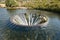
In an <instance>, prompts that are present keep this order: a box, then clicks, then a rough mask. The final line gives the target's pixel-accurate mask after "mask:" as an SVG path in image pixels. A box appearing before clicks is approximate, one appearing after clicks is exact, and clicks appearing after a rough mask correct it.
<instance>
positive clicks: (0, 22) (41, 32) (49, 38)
mask: <svg viewBox="0 0 60 40" xmlns="http://www.w3.org/2000/svg"><path fill="white" fill-rule="evenodd" d="M20 13H41V14H44V15H46V16H47V17H48V18H49V23H48V25H47V26H46V28H43V29H41V28H37V29H36V30H30V31H28V32H26V31H25V32H23V31H15V30H11V29H10V28H9V26H11V25H9V24H7V23H8V20H9V18H10V17H11V16H13V15H16V14H20ZM8 25H9V26H8ZM13 27H14V26H13ZM0 40H60V15H59V14H57V13H52V12H47V11H41V10H25V9H24V10H23V9H18V10H6V9H4V8H0Z"/></svg>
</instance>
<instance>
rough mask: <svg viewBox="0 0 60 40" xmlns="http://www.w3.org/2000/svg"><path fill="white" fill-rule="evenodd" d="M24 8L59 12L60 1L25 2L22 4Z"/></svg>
mask: <svg viewBox="0 0 60 40" xmlns="http://www.w3.org/2000/svg"><path fill="white" fill-rule="evenodd" d="M24 6H25V7H31V8H33V9H43V10H51V11H57V12H59V11H60V0H51V1H49V0H44V1H42V2H41V1H36V2H26V3H25V4H24Z"/></svg>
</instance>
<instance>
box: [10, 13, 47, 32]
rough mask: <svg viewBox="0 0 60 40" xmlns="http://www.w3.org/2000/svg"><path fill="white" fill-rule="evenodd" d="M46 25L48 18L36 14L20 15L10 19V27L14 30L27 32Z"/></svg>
mask: <svg viewBox="0 0 60 40" xmlns="http://www.w3.org/2000/svg"><path fill="white" fill-rule="evenodd" d="M47 24H48V18H47V17H46V16H44V15H41V14H37V13H29V14H28V13H22V14H19V15H14V16H12V17H10V25H11V26H10V27H11V28H12V29H14V30H21V31H28V30H34V29H36V28H38V27H44V26H46V25H47Z"/></svg>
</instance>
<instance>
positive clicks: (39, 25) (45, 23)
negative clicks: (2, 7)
mask: <svg viewBox="0 0 60 40" xmlns="http://www.w3.org/2000/svg"><path fill="white" fill-rule="evenodd" d="M14 16H15V15H14ZM14 16H11V17H10V22H11V23H13V24H14V25H18V26H22V27H28V26H29V27H36V26H37V27H41V26H43V25H47V24H48V22H49V18H48V17H47V18H48V20H47V21H46V22H44V23H42V24H38V25H20V24H16V23H14V22H13V21H12V19H13V17H14Z"/></svg>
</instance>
